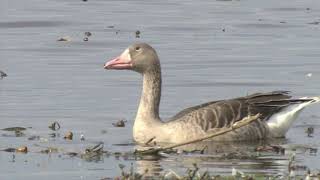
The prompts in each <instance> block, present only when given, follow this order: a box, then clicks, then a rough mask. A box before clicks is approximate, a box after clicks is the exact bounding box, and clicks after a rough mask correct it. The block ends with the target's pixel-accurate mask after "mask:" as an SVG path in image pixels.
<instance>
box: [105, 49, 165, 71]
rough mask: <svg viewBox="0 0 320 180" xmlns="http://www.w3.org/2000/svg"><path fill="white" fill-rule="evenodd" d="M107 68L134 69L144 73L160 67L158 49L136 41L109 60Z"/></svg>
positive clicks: (106, 64)
mask: <svg viewBox="0 0 320 180" xmlns="http://www.w3.org/2000/svg"><path fill="white" fill-rule="evenodd" d="M104 68H105V69H115V70H133V71H136V72H138V73H141V74H144V73H147V72H149V71H155V70H158V69H159V68H160V62H159V59H158V55H157V53H156V51H155V50H154V49H153V48H152V47H151V46H150V45H148V44H146V43H136V44H133V45H131V46H129V47H128V48H127V49H125V50H124V51H123V53H121V55H120V56H118V57H116V58H114V59H112V60H110V61H108V62H106V63H105V65H104Z"/></svg>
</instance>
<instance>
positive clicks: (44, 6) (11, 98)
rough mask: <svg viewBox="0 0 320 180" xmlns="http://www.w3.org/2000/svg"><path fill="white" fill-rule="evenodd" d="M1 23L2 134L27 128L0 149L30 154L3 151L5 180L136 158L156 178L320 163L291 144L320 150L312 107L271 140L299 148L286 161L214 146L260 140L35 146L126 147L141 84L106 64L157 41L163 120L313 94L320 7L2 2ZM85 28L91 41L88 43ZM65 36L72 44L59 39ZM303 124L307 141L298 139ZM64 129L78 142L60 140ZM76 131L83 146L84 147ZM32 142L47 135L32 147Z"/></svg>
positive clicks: (63, 174) (112, 165)
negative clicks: (186, 147)
mask: <svg viewBox="0 0 320 180" xmlns="http://www.w3.org/2000/svg"><path fill="white" fill-rule="evenodd" d="M0 17H1V19H0V39H1V41H0V70H3V71H4V72H6V73H7V74H8V77H6V78H4V79H3V80H0V117H1V124H0V128H6V127H13V126H23V127H32V128H29V129H28V130H27V131H26V136H22V137H15V136H14V135H13V134H10V132H4V131H3V132H0V133H1V136H0V148H1V149H4V148H8V147H18V146H21V145H26V146H28V147H29V150H30V152H29V153H27V154H19V153H15V154H12V153H8V152H0V162H1V163H0V177H1V179H9V178H10V179H22V178H27V179H43V178H49V179H100V178H102V177H114V176H116V175H119V174H120V170H119V168H118V164H125V165H126V166H127V167H129V166H130V164H131V163H133V164H134V167H135V168H136V169H138V170H139V171H143V169H145V168H148V169H150V170H151V171H152V172H154V173H159V171H160V173H161V172H167V171H168V170H169V169H171V170H174V171H176V172H178V173H183V172H185V170H186V168H188V167H192V163H197V164H198V165H199V166H200V167H202V168H203V169H204V170H209V171H211V172H212V173H225V174H230V173H231V169H232V168H233V167H235V168H237V169H240V170H242V171H245V172H261V173H265V174H277V173H279V174H284V173H286V172H287V164H288V157H289V156H290V153H291V151H292V152H295V153H297V155H296V159H297V160H296V161H297V163H298V164H299V165H305V166H307V167H308V168H310V169H317V168H319V162H320V158H319V156H318V155H317V154H310V152H309V150H308V149H306V150H305V151H304V148H296V146H297V145H299V147H301V146H303V147H305V146H311V147H313V148H319V147H320V141H319V138H317V137H318V136H319V135H320V132H319V131H320V128H319V127H320V123H319V119H320V112H319V111H318V109H319V108H320V106H319V105H315V106H313V107H310V108H309V109H307V110H305V111H304V112H303V114H301V116H300V117H299V120H298V121H297V122H296V123H295V125H294V127H293V128H291V130H290V131H289V133H288V136H287V138H286V139H285V140H282V141H281V142H276V143H280V144H284V145H285V146H286V147H294V148H293V149H298V150H296V151H294V150H289V151H287V152H286V154H284V155H278V154H275V153H271V154H265V155H263V156H260V157H259V158H245V159H239V158H231V159H227V160H226V159H221V158H219V157H220V156H219V155H221V154H223V153H225V152H224V151H222V152H220V151H219V149H224V150H225V149H228V150H230V151H231V152H235V151H237V152H238V151H242V150H243V151H245V152H247V151H248V150H249V152H252V149H254V147H256V146H257V145H259V143H256V144H245V145H243V144H242V145H239V144H231V145H230V144H227V145H226V144H224V145H217V144H214V143H209V147H211V148H209V149H210V150H208V152H207V154H206V155H170V156H169V157H168V158H163V159H153V160H134V158H129V159H127V160H126V159H125V158H122V157H120V158H119V159H117V158H116V157H114V156H110V157H107V156H104V157H100V159H96V160H95V161H90V160H84V159H80V158H78V157H70V156H68V155H65V154H64V153H52V154H50V155H48V154H41V153H38V151H40V150H41V149H43V148H45V147H52V146H53V147H59V148H61V149H62V150H61V151H62V152H70V151H76V152H78V151H83V150H84V149H85V148H86V147H87V146H88V145H92V144H95V143H96V142H100V141H102V142H104V145H105V149H106V150H108V151H112V152H115V151H120V152H132V151H133V149H134V148H135V146H134V145H133V141H132V130H131V128H132V124H133V121H132V119H134V116H135V112H136V109H137V103H138V99H139V96H140V90H141V77H140V76H139V75H137V74H135V73H133V72H127V71H105V70H104V69H103V67H102V66H103V64H104V63H105V61H107V60H108V59H111V58H112V57H114V56H117V55H118V54H119V53H121V52H122V51H123V49H125V48H126V47H127V46H128V45H130V44H132V43H133V42H136V41H144V42H148V43H150V44H152V45H153V46H154V47H155V48H156V49H157V51H158V54H159V56H160V58H161V62H162V71H163V76H164V77H163V81H164V82H163V93H162V95H163V97H162V101H161V115H162V117H163V118H164V119H165V118H168V117H170V116H172V115H174V114H175V113H176V112H178V111H179V110H181V109H183V108H186V107H189V106H192V105H196V104H200V103H203V102H206V101H211V100H215V99H224V98H231V97H237V96H242V95H246V94H248V93H253V92H257V91H272V90H290V91H293V92H294V95H296V96H307V95H308V96H315V95H319V94H320V91H319V89H320V84H319V78H320V71H319V68H320V61H319V57H320V47H319V44H320V33H319V30H320V24H319V22H320V1H317V0H306V1H299V0H291V1H289V0H285V1H276V0H271V1H255V0H240V1H238V0H235V1H224V0H222V1H221V0H219V1H209V0H207V1H199V2H194V1H181V0H175V1H170V2H166V1H142V0H134V1H128V0H121V1H119V0H108V1H103V0H88V2H83V1H80V0H29V1H22V0H1V1H0ZM110 26H114V27H110ZM136 30H140V31H141V38H140V39H137V38H136V37H135V31H136ZM86 31H90V32H92V34H93V35H92V36H91V37H89V41H88V42H84V41H83V38H84V32H86ZM62 36H70V37H71V39H72V41H71V42H57V41H56V40H57V39H59V38H60V37H62ZM309 73H312V76H311V77H309V76H307V74H309ZM122 118H123V119H126V120H128V123H127V126H126V127H125V128H115V127H113V126H112V122H115V121H116V120H119V119H122ZM53 121H58V122H60V124H61V126H62V128H61V129H60V130H59V131H58V133H59V134H60V136H61V137H57V138H50V137H49V133H52V132H51V130H49V129H48V125H49V124H50V123H52V122H53ZM310 126H312V127H314V129H315V133H314V135H313V137H307V135H306V134H305V132H304V131H305V129H306V128H308V127H310ZM67 131H72V132H74V136H75V137H74V139H75V140H73V141H65V140H63V138H62V137H63V135H64V134H65V133H66V132H67ZM105 132H106V133H105ZM81 134H83V135H84V136H85V138H86V141H84V142H82V141H80V135H81ZM32 135H37V136H41V137H42V138H41V139H40V140H35V141H32V140H28V137H30V136H32ZM273 143H275V142H273ZM117 144H127V145H125V146H120V145H117ZM207 145H208V144H207ZM217 146H218V147H217ZM225 146H226V147H227V148H221V147H225ZM199 147H200V146H199ZM289 149H292V148H289ZM253 154H254V153H253ZM13 156H14V157H13Z"/></svg>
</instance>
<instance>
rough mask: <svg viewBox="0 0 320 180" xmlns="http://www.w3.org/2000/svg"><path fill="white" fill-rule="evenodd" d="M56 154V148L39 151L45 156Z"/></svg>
mask: <svg viewBox="0 0 320 180" xmlns="http://www.w3.org/2000/svg"><path fill="white" fill-rule="evenodd" d="M57 152H58V148H54V147H47V149H44V150H41V151H40V153H45V154H49V153H57Z"/></svg>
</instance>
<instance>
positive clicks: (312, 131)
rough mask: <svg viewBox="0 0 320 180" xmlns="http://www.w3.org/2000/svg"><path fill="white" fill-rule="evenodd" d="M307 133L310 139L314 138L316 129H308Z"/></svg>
mask: <svg viewBox="0 0 320 180" xmlns="http://www.w3.org/2000/svg"><path fill="white" fill-rule="evenodd" d="M305 132H306V133H307V135H308V137H313V133H314V128H313V127H308V128H307V129H306V130H305Z"/></svg>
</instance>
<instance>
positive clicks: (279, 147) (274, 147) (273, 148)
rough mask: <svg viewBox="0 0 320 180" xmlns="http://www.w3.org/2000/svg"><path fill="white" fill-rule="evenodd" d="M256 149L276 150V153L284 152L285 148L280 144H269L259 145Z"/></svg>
mask: <svg viewBox="0 0 320 180" xmlns="http://www.w3.org/2000/svg"><path fill="white" fill-rule="evenodd" d="M255 151H257V152H275V153H280V154H284V153H285V148H283V147H282V146H278V145H267V146H258V147H256V149H255Z"/></svg>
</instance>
